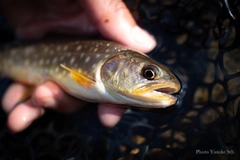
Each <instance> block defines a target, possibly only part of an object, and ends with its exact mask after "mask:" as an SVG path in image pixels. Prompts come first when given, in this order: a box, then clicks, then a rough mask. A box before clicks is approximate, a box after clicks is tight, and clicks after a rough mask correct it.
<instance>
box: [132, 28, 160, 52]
mask: <svg viewBox="0 0 240 160" xmlns="http://www.w3.org/2000/svg"><path fill="white" fill-rule="evenodd" d="M131 36H132V38H133V39H134V41H135V42H136V43H138V45H141V46H142V47H144V48H146V49H147V50H149V51H150V50H152V49H154V48H155V47H156V45H157V42H156V40H155V38H154V37H153V36H152V35H151V34H149V33H148V32H147V31H146V30H143V29H142V28H140V27H138V26H135V27H133V29H132V31H131Z"/></svg>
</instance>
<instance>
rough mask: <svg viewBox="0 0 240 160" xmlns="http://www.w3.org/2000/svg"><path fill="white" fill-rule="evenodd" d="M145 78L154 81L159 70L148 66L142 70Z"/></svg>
mask: <svg viewBox="0 0 240 160" xmlns="http://www.w3.org/2000/svg"><path fill="white" fill-rule="evenodd" d="M142 74H143V77H144V78H146V79H148V80H153V79H154V78H155V77H156V76H157V68H156V67H155V66H147V67H144V68H143V70H142Z"/></svg>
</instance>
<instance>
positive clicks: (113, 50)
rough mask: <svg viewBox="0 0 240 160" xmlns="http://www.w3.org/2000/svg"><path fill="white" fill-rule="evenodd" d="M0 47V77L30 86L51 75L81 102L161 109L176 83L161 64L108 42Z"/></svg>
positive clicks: (171, 99) (173, 99)
mask: <svg viewBox="0 0 240 160" xmlns="http://www.w3.org/2000/svg"><path fill="white" fill-rule="evenodd" d="M1 52H2V53H0V72H1V73H2V74H3V75H4V76H6V77H9V78H12V79H14V80H16V81H19V82H22V83H25V84H28V85H34V86H37V85H39V84H41V83H43V82H45V81H47V80H51V81H54V82H56V83H57V84H58V85H59V86H61V87H62V88H63V89H64V90H65V91H66V92H67V93H69V94H71V95H72V96H75V97H77V98H80V99H83V100H86V101H91V102H107V103H115V104H124V105H131V106H137V107H144V108H165V107H168V106H171V105H173V104H175V102H176V100H177V98H176V97H175V96H173V95H172V94H173V93H176V92H178V91H179V90H180V88H181V85H180V83H179V81H178V80H177V78H176V77H175V76H174V74H173V73H172V72H171V71H170V70H169V69H168V68H167V67H165V66H164V65H162V64H160V63H158V62H156V61H154V60H153V59H151V58H150V57H148V56H146V55H144V54H142V53H139V52H136V51H133V50H131V49H128V48H127V47H124V46H122V45H119V44H117V43H113V42H109V41H77V40H75V41H67V42H66V41H61V42H60V41H59V42H57V41H56V42H48V43H36V44H30V45H25V46H15V47H8V48H7V47H6V48H5V49H4V50H3V51H1Z"/></svg>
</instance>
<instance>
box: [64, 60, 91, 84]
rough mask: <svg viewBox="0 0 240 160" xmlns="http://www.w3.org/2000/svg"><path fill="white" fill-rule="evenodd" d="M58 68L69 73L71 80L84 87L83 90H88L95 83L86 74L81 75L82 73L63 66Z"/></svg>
mask: <svg viewBox="0 0 240 160" xmlns="http://www.w3.org/2000/svg"><path fill="white" fill-rule="evenodd" d="M60 66H61V67H62V68H64V69H66V70H67V71H69V72H71V74H72V78H73V79H74V80H75V81H76V82H77V83H79V84H80V85H82V86H84V87H85V88H90V87H91V86H92V85H93V84H95V81H94V80H93V79H91V78H90V77H89V76H88V75H87V74H85V73H83V72H82V71H79V70H78V71H76V70H73V69H71V68H68V67H67V66H65V65H63V64H60Z"/></svg>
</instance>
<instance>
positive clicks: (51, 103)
mask: <svg viewBox="0 0 240 160" xmlns="http://www.w3.org/2000/svg"><path fill="white" fill-rule="evenodd" d="M33 103H34V104H35V105H37V106H43V107H47V108H54V107H55V106H56V105H57V102H56V100H55V99H54V97H53V93H52V91H51V90H50V89H49V88H47V87H45V86H44V85H43V86H40V87H38V88H37V90H36V91H35V94H34V97H33Z"/></svg>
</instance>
